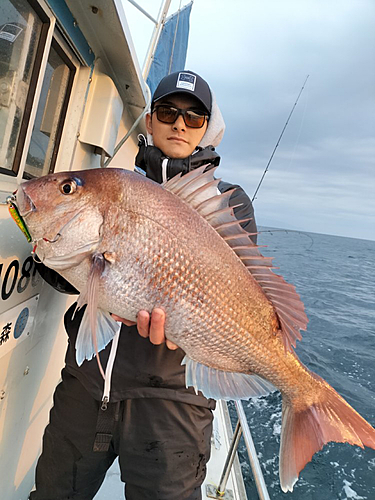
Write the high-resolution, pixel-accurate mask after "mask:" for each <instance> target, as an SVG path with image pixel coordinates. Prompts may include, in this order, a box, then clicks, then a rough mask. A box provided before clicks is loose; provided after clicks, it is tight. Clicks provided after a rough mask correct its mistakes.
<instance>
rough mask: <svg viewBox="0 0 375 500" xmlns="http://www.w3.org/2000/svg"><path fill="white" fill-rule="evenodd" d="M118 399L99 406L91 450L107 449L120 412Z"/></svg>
mask: <svg viewBox="0 0 375 500" xmlns="http://www.w3.org/2000/svg"><path fill="white" fill-rule="evenodd" d="M119 410H120V401H118V402H117V403H108V405H104V404H102V405H101V406H100V407H99V413H98V420H97V422H96V433H95V441H94V447H93V451H108V450H109V445H110V443H111V441H112V437H113V430H114V427H115V424H116V422H118V419H119V414H120V411H119Z"/></svg>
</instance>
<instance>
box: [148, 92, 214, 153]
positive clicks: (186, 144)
mask: <svg viewBox="0 0 375 500" xmlns="http://www.w3.org/2000/svg"><path fill="white" fill-rule="evenodd" d="M161 104H168V105H170V106H174V107H176V108H180V109H194V110H200V111H202V112H203V111H204V108H203V106H202V104H201V103H200V102H199V101H198V99H196V98H195V97H194V96H189V95H186V94H172V95H170V96H167V97H165V98H164V99H160V100H159V101H157V103H155V106H160V105H161ZM146 128H147V132H148V133H149V134H151V135H152V137H153V141H154V146H156V147H157V148H159V149H160V150H161V151H162V152H163V153H164V154H165V155H166V156H168V157H169V158H186V157H187V156H189V155H191V153H192V152H193V151H194V150H195V148H196V147H197V146H198V144H199V143H200V141H201V139H202V137H203V136H204V134H205V132H206V129H207V120H205V123H204V125H203V127H202V128H191V127H187V126H186V125H185V122H184V118H183V116H182V115H179V116H178V118H177V120H176V121H175V122H174V123H163V122H160V121H159V120H158V119H157V116H156V113H155V112H154V113H152V115H146Z"/></svg>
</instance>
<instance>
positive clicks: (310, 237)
mask: <svg viewBox="0 0 375 500" xmlns="http://www.w3.org/2000/svg"><path fill="white" fill-rule="evenodd" d="M282 231H283V232H284V233H287V234H288V233H298V234H302V236H306V237H307V238H309V239H310V246H309V247H308V248H306V250H310V249H311V247H312V246H313V244H314V238H313V237H312V236H311V235H310V234H308V233H305V232H304V231H296V230H295V229H265V230H264V231H258V233H257V234H262V233H270V234H271V236H273V234H272V233H276V232H282Z"/></svg>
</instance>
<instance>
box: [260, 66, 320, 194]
mask: <svg viewBox="0 0 375 500" xmlns="http://www.w3.org/2000/svg"><path fill="white" fill-rule="evenodd" d="M309 76H310V75H307V77H306V80H305V81H304V83H303V85H302V88H301V90H300V92H299V94H298V97H297V99H296V102H295V103H294V105H293V107H292V110H291V112H290V113H289V116H288V119H287V121H286V122H285V125H284V128H283V129H282V131H281V134H280V137H279V138H278V140H277V143H276V146H275V147H274V149H273V151H272V154H271V156H270V159H269V160H268V163H267V166H266V168H265V169H264V172H263V175H262V177H261V179H260V181H259V184H258V186H257V188H256V190H255V193H254V196H253V197H252V199H251V201H254V200H255V197H256V195H257V193H258V191H259V188H260V186H261V184H262V182H263V179H264V176H265V175H266V173H267V171H268V167H269V166H270V164H271V161H272V158H273V157H274V155H275V152H276V149H277V147H278V145H279V144H280V141H281V138H282V136H283V135H284V132H285V129H286V127H287V126H288V123H289V120H290V117H291V116H292V114H293V111H294V108H295V107H296V106H297V102H298V100H299V98H300V96H301V94H302V92H303V89H304V88H305V85H306V82H307V79H308V78H309Z"/></svg>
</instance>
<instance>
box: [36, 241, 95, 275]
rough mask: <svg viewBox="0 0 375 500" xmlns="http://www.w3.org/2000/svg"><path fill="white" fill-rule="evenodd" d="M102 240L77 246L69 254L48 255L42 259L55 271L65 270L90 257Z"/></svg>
mask: <svg viewBox="0 0 375 500" xmlns="http://www.w3.org/2000/svg"><path fill="white" fill-rule="evenodd" d="M99 241H100V240H97V241H91V242H89V243H87V245H84V246H82V247H79V248H77V250H75V251H74V252H72V253H70V254H67V255H60V256H55V257H48V258H44V259H41V260H42V262H43V264H44V265H45V266H47V267H50V268H52V269H54V270H55V271H64V270H65V269H70V268H72V267H76V266H78V265H79V264H80V263H81V262H82V261H84V260H85V259H86V258H87V257H89V256H90V255H91V254H92V253H93V252H94V251H95V249H96V247H97V245H98V243H99Z"/></svg>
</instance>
